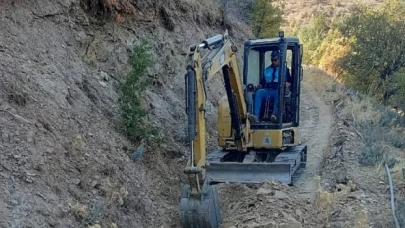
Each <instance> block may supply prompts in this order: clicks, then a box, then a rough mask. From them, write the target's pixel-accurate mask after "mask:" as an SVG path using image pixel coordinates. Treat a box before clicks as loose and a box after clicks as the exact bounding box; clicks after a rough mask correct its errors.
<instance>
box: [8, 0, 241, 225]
mask: <svg viewBox="0 0 405 228" xmlns="http://www.w3.org/2000/svg"><path fill="white" fill-rule="evenodd" d="M88 2H89V3H96V2H97V1H79V0H57V1H49V0H38V1H11V0H10V1H7V0H6V1H2V3H1V7H0V15H1V16H0V30H1V36H0V58H1V61H0V75H1V83H0V87H1V89H0V98H1V101H0V113H1V115H0V123H1V124H0V126H1V127H0V134H1V146H0V150H1V153H0V177H1V178H0V179H1V181H0V201H1V202H2V204H1V205H0V226H1V227H23V226H24V227H85V226H87V225H94V224H100V225H101V226H102V227H110V226H111V227H114V226H115V225H117V226H118V227H170V226H171V224H175V223H176V221H177V219H178V217H177V209H178V205H177V203H178V202H177V199H178V197H179V189H180V186H181V182H182V180H181V179H180V177H181V176H180V173H181V170H182V168H183V166H184V165H185V164H184V162H185V159H184V157H185V156H187V153H188V152H187V150H186V147H185V144H184V133H185V128H184V123H185V122H186V116H185V111H184V110H185V109H184V72H185V66H184V56H182V55H181V54H182V53H184V52H185V51H187V48H188V46H189V45H191V44H193V43H195V42H199V41H201V40H203V39H204V38H207V37H209V36H212V35H216V34H218V33H222V32H223V31H224V29H223V26H222V14H221V12H220V11H219V8H218V6H217V5H215V4H214V3H213V2H211V1H208V0H207V1H204V2H199V1H188V0H187V1H186V0H179V1H167V2H166V1H164V3H163V2H161V1H134V2H133V3H129V2H130V1H99V2H104V4H106V3H111V4H109V5H104V7H102V6H103V5H101V4H93V5H87V7H85V6H84V5H83V3H88ZM120 2H122V3H125V4H118V3H120ZM128 4H130V5H128ZM89 7H90V8H89ZM128 7H129V8H128ZM110 12H113V18H112V20H115V22H116V23H112V22H111V20H110V19H111V18H109V17H108V15H109V13H110ZM128 18H129V19H128ZM118 22H119V23H118ZM234 34H235V35H236V37H234V40H235V42H237V43H238V44H242V43H243V42H242V40H245V39H246V37H248V36H249V35H248V34H247V33H246V32H244V31H242V30H239V27H238V25H235V26H233V27H232V31H231V35H234ZM141 39H146V40H147V41H149V42H150V43H151V45H152V50H151V53H152V59H153V65H152V66H151V67H150V69H149V70H148V77H151V78H153V79H154V80H153V81H154V82H155V83H154V84H153V85H150V86H149V87H148V89H147V92H146V94H145V102H144V103H145V106H146V107H148V108H149V109H151V116H150V118H149V120H150V122H152V123H154V124H156V125H157V126H159V127H160V129H162V132H161V133H162V134H163V135H165V136H167V137H165V138H164V140H163V142H162V143H161V144H160V145H153V146H154V147H155V148H154V149H153V150H152V148H151V147H150V146H151V145H147V147H146V149H145V152H144V156H143V158H142V159H141V160H140V161H136V162H135V161H132V160H131V158H130V156H129V155H130V154H131V153H133V151H134V149H135V148H136V146H137V145H136V144H135V145H134V144H133V143H131V142H129V141H128V140H127V139H126V138H125V137H124V135H123V134H122V133H120V132H118V131H117V130H116V128H115V122H114V120H115V118H116V115H117V114H116V113H117V109H118V106H117V100H118V97H119V95H118V91H119V85H120V83H121V82H122V81H123V79H124V78H125V76H126V74H127V72H128V71H129V69H130V64H129V63H128V58H129V56H130V55H131V53H132V47H133V43H134V42H135V43H139V41H140V40H141ZM239 50H242V49H241V48H240V49H239ZM221 86H222V84H221V81H220V80H214V81H213V82H211V83H210V88H209V91H210V96H209V98H210V101H212V102H213V104H215V102H216V101H218V100H219V98H220V96H221V95H222V94H223V93H222V90H221V88H222V87H221ZM209 104H210V105H211V103H209ZM211 106H213V105H211ZM214 114H215V106H213V107H212V109H211V113H209V117H208V119H209V121H211V122H209V123H210V124H209V125H210V126H211V127H208V130H209V132H210V133H212V134H213V132H214V131H215V124H213V122H215V121H216V119H215V118H213V117H210V116H214ZM210 140H211V141H212V140H214V141H215V139H210ZM156 148H157V149H156Z"/></svg>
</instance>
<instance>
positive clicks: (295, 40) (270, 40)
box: [245, 37, 300, 46]
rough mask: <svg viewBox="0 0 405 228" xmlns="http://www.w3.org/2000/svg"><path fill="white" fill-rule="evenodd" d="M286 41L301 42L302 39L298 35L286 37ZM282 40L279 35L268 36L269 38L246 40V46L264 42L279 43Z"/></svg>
mask: <svg viewBox="0 0 405 228" xmlns="http://www.w3.org/2000/svg"><path fill="white" fill-rule="evenodd" d="M284 40H285V42H287V43H300V40H299V39H298V38H297V37H284ZM279 42H280V38H279V37H275V38H267V39H249V40H247V41H246V42H245V46H255V45H263V44H278V43H279Z"/></svg>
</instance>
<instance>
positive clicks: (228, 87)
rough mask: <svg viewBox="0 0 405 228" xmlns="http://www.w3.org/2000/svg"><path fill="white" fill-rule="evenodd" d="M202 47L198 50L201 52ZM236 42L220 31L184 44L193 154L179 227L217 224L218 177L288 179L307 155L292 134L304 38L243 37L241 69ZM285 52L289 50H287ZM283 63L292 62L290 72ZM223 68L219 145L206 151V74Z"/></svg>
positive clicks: (258, 180)
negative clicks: (245, 39) (217, 33)
mask: <svg viewBox="0 0 405 228" xmlns="http://www.w3.org/2000/svg"><path fill="white" fill-rule="evenodd" d="M203 51H207V53H206V54H205V55H204V56H203V57H201V52H203ZM236 55H237V47H236V46H235V45H234V44H233V42H232V41H231V39H230V38H229V36H228V33H227V31H226V32H225V34H223V35H222V34H219V35H216V36H213V37H211V38H208V39H206V40H204V41H203V42H201V43H200V44H195V45H192V46H190V48H189V51H188V53H187V73H186V74H185V90H186V92H185V93H186V94H185V98H186V112H187V115H188V140H189V142H190V145H191V146H190V149H191V156H190V159H189V161H188V163H187V165H186V168H185V170H184V172H185V173H186V174H187V175H188V177H189V182H188V183H187V184H184V185H183V187H182V191H181V197H180V198H181V199H180V221H181V224H182V226H183V227H203V228H205V227H207V228H217V227H220V224H221V221H222V220H221V213H220V204H219V196H218V192H217V186H216V185H217V184H219V183H243V184H252V183H253V184H260V183H263V182H265V181H266V180H275V181H279V182H282V183H286V184H290V185H291V184H293V181H294V178H295V177H296V174H297V173H298V172H299V170H300V169H302V168H305V166H306V162H307V146H306V145H301V144H300V143H299V140H298V126H299V101H300V87H301V85H300V83H301V80H302V77H303V74H302V73H303V71H302V67H301V62H302V45H301V44H300V42H299V40H298V39H297V38H295V37H287V38H285V37H284V33H283V32H280V33H279V37H275V38H269V39H257V40H248V41H246V42H245V44H244V56H243V71H242V74H241V73H240V72H241V71H240V69H239V66H238V61H237V56H236ZM287 56H288V57H287ZM289 67H291V72H290V69H289ZM217 72H221V73H222V75H223V81H224V89H225V91H226V96H225V97H223V98H222V99H221V100H220V103H219V107H218V122H217V124H218V126H217V128H218V147H219V148H220V149H218V150H217V151H210V152H207V150H206V139H205V134H206V131H205V121H206V120H205V118H206V116H205V111H206V99H207V95H206V92H207V89H206V82H207V81H208V80H210V79H211V78H212V77H213V76H214V75H215V74H216V73H217Z"/></svg>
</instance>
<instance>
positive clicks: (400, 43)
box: [337, 1, 405, 104]
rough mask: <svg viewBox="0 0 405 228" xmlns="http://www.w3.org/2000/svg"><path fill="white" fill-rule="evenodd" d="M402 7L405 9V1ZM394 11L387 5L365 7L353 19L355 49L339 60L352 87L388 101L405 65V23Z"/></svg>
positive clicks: (351, 32) (350, 29) (350, 21)
mask: <svg viewBox="0 0 405 228" xmlns="http://www.w3.org/2000/svg"><path fill="white" fill-rule="evenodd" d="M391 3H392V1H390V2H387V3H386V4H391ZM398 7H400V6H399V5H398ZM401 7H402V9H405V5H404V4H402V6H401ZM393 10H394V9H392V8H391V9H390V7H388V6H387V5H384V6H383V7H381V8H379V9H377V10H373V9H368V8H363V9H361V13H360V14H356V15H353V16H352V17H351V18H349V20H348V21H347V22H348V25H349V27H348V28H347V29H348V32H349V34H350V36H352V37H354V38H355V39H354V42H352V43H351V45H350V47H351V51H350V52H349V53H348V54H347V55H346V56H344V57H342V58H340V59H338V60H337V64H338V66H339V68H341V69H343V70H344V77H345V79H346V80H347V81H348V82H349V83H350V84H351V86H353V87H354V88H355V89H358V90H360V91H363V92H368V93H372V94H375V95H377V96H378V97H379V98H380V99H381V100H382V101H383V102H384V104H387V102H388V99H389V98H390V97H391V96H392V95H394V94H395V93H396V91H397V90H398V86H397V85H396V83H394V81H396V77H395V76H396V75H398V73H399V72H401V71H402V70H403V68H404V67H405V57H404V55H403V54H405V53H404V52H405V41H404V40H403V39H401V38H400V37H404V36H405V26H404V25H403V23H402V22H401V21H400V20H399V18H398V16H399V14H398V16H395V15H393V14H392V13H393Z"/></svg>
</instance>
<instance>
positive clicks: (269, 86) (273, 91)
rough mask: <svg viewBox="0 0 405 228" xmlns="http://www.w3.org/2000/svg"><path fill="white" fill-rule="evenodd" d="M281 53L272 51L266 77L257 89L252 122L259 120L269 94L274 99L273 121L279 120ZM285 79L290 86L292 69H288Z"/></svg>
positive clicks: (265, 71)
mask: <svg viewBox="0 0 405 228" xmlns="http://www.w3.org/2000/svg"><path fill="white" fill-rule="evenodd" d="M279 56H280V53H279V52H278V51H273V52H272V53H271V65H270V66H268V67H267V68H266V69H265V70H264V77H263V78H262V80H261V81H260V85H259V86H260V87H259V88H261V89H259V90H257V92H256V95H255V100H254V110H253V116H251V117H252V118H253V119H251V121H252V122H258V118H259V112H260V108H261V105H262V101H263V99H265V98H266V97H267V96H269V97H271V98H273V99H274V109H273V113H272V115H271V121H272V122H275V121H276V120H277V118H276V114H277V112H278V76H279V69H280V68H279V65H280V59H279ZM284 81H285V82H286V86H287V87H290V85H291V75H290V70H289V69H288V68H287V69H286V74H285V75H284Z"/></svg>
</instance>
